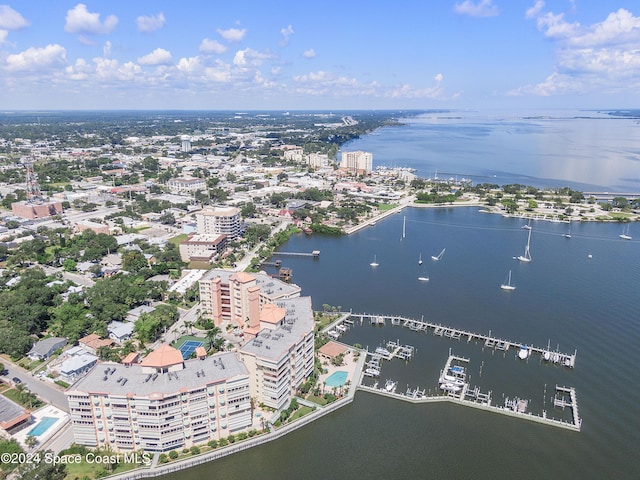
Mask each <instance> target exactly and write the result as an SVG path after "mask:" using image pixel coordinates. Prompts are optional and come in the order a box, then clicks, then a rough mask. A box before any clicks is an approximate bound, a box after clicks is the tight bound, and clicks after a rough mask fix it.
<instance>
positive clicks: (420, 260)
mask: <svg viewBox="0 0 640 480" xmlns="http://www.w3.org/2000/svg"><path fill="white" fill-rule="evenodd" d="M418 265H422V253H420V258H418Z"/></svg>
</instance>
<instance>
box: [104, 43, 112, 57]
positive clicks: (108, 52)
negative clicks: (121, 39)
mask: <svg viewBox="0 0 640 480" xmlns="http://www.w3.org/2000/svg"><path fill="white" fill-rule="evenodd" d="M111 46H112V45H111V42H110V41H109V40H107V41H106V42H104V46H103V47H102V56H103V57H110V56H111Z"/></svg>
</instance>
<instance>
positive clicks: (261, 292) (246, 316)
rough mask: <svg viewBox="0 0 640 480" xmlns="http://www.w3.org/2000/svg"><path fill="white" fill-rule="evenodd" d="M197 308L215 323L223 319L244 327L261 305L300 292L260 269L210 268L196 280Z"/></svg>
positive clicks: (292, 296) (256, 313)
mask: <svg viewBox="0 0 640 480" xmlns="http://www.w3.org/2000/svg"><path fill="white" fill-rule="evenodd" d="M199 287H200V310H201V311H202V313H203V314H205V315H208V316H209V317H211V318H212V319H213V322H214V323H215V324H216V325H220V324H221V323H223V322H225V321H229V322H232V323H233V324H235V325H237V326H239V327H246V326H248V325H249V324H250V323H252V322H255V321H256V319H257V318H259V316H260V310H261V308H262V306H263V305H265V304H267V303H273V302H275V301H277V300H283V299H288V298H295V297H299V296H300V287H299V286H297V285H292V284H290V283H286V282H283V281H281V280H278V279H275V278H271V277H270V276H268V275H266V274H264V273H246V272H233V271H229V270H222V269H212V270H209V271H208V272H207V273H205V274H204V275H203V276H202V278H201V279H200V280H199Z"/></svg>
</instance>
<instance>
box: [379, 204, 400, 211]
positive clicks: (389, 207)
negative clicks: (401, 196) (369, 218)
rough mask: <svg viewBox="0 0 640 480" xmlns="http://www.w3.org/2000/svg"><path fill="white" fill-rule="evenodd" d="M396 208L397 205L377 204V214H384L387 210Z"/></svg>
mask: <svg viewBox="0 0 640 480" xmlns="http://www.w3.org/2000/svg"><path fill="white" fill-rule="evenodd" d="M397 206H398V204H397V203H379V204H378V211H379V212H386V211H387V210H391V209H392V208H396V207H397Z"/></svg>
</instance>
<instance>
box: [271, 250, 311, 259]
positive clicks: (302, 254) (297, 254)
mask: <svg viewBox="0 0 640 480" xmlns="http://www.w3.org/2000/svg"><path fill="white" fill-rule="evenodd" d="M273 254H274V255H281V256H285V257H314V258H318V257H320V250H314V251H313V252H311V253H306V252H273Z"/></svg>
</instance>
